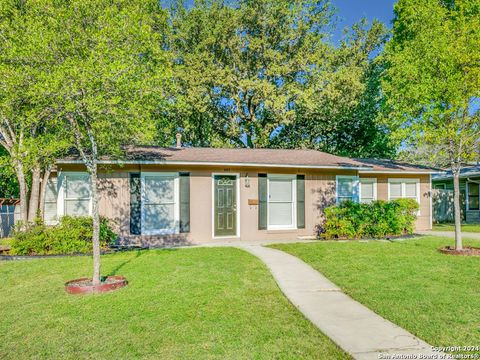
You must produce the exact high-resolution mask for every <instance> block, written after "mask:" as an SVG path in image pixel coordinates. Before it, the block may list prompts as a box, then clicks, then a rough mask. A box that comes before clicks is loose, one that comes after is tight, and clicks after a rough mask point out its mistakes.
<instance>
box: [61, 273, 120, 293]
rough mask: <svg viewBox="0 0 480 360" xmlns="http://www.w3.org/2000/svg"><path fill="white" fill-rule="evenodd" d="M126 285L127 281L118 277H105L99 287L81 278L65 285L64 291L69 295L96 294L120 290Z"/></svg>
mask: <svg viewBox="0 0 480 360" xmlns="http://www.w3.org/2000/svg"><path fill="white" fill-rule="evenodd" d="M127 283H128V282H127V279H125V278H124V277H123V276H118V275H114V276H107V277H106V278H104V279H102V282H101V283H100V284H99V285H93V283H92V279H90V278H81V279H75V280H71V281H68V282H67V283H65V291H66V292H68V293H69V294H98V293H103V292H107V291H113V290H117V289H120V288H122V287H124V286H127Z"/></svg>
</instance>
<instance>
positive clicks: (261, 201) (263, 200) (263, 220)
mask: <svg viewBox="0 0 480 360" xmlns="http://www.w3.org/2000/svg"><path fill="white" fill-rule="evenodd" d="M258 229H259V230H266V229H267V174H258Z"/></svg>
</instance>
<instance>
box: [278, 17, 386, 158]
mask: <svg viewBox="0 0 480 360" xmlns="http://www.w3.org/2000/svg"><path fill="white" fill-rule="evenodd" d="M386 34H387V30H386V28H385V26H384V25H383V24H382V23H380V22H377V21H374V22H373V23H372V25H371V26H369V25H368V23H367V22H366V20H362V21H360V22H359V23H358V24H355V25H354V26H353V27H352V29H351V30H350V31H349V32H348V33H347V35H346V36H345V38H344V39H343V40H342V41H341V43H340V45H339V46H338V47H337V48H336V49H335V50H334V51H333V53H332V56H331V59H330V60H329V61H328V62H326V61H324V65H323V68H324V70H323V71H322V72H312V73H311V76H310V79H309V82H310V84H309V87H308V89H307V91H305V92H304V94H303V96H302V97H301V98H300V99H298V102H297V105H296V116H295V120H294V121H293V122H291V123H289V124H287V125H286V126H283V127H282V128H281V129H279V131H278V135H277V136H276V137H274V138H273V139H272V145H273V146H275V147H289V148H297V147H313V148H316V149H319V150H323V151H327V152H330V153H335V154H339V155H344V156H353V157H392V156H394V154H395V147H394V146H393V143H392V142H391V141H390V134H389V131H388V128H387V127H385V126H384V125H382V124H381V123H380V122H379V103H381V102H382V94H381V88H380V74H381V72H382V69H383V66H382V63H381V62H379V61H378V59H377V58H376V54H377V53H378V51H379V50H380V48H381V46H382V45H383V43H384V40H385V38H386Z"/></svg>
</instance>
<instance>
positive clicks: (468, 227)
mask: <svg viewBox="0 0 480 360" xmlns="http://www.w3.org/2000/svg"><path fill="white" fill-rule="evenodd" d="M432 230H433V231H455V225H453V224H434V225H433V228H432ZM462 231H465V232H478V233H480V224H463V225H462Z"/></svg>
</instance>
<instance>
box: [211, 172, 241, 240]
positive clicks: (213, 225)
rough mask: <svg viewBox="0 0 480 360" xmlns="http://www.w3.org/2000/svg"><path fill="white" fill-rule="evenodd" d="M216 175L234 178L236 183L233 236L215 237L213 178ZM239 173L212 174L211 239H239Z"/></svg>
mask: <svg viewBox="0 0 480 360" xmlns="http://www.w3.org/2000/svg"><path fill="white" fill-rule="evenodd" d="M218 175H220V176H221V175H229V176H235V178H236V179H235V182H236V192H237V195H236V198H237V199H236V200H237V209H236V216H237V225H236V226H237V229H236V230H237V231H236V233H235V235H225V236H223V235H222V236H216V235H215V176H218ZM240 205H241V204H240V173H232V172H213V173H212V239H236V238H239V237H240Z"/></svg>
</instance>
